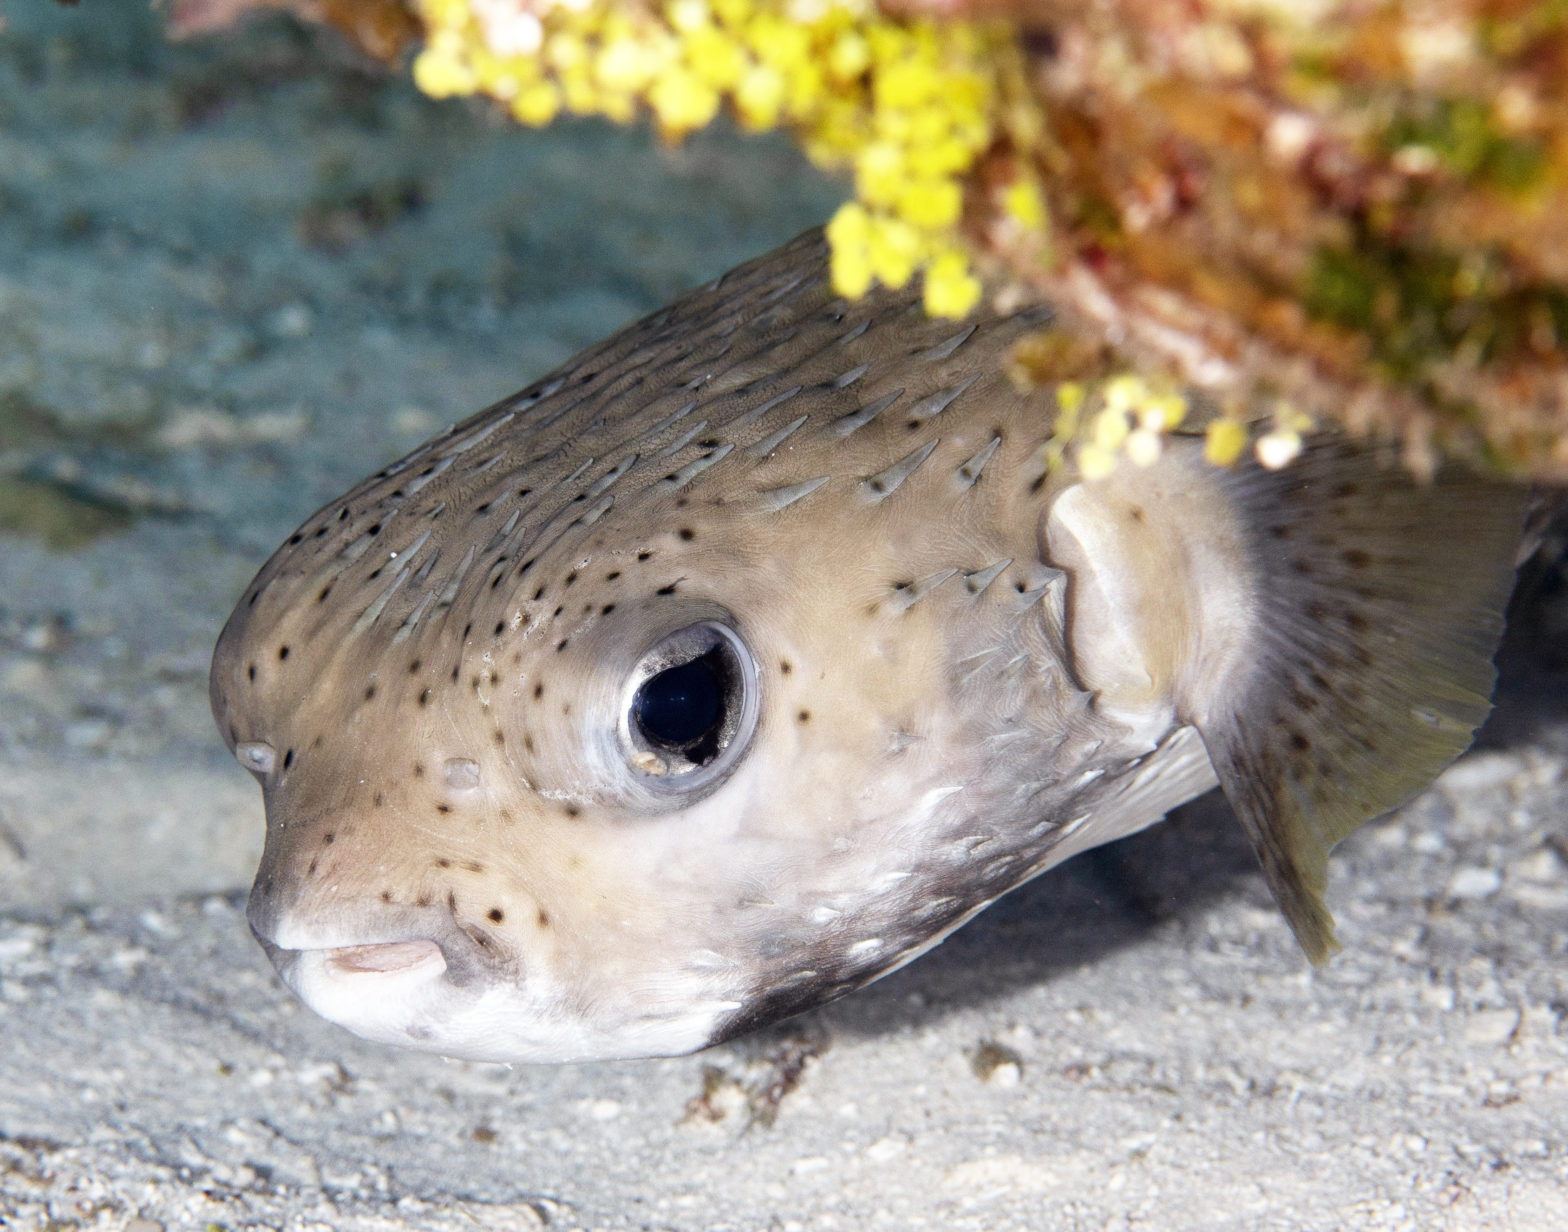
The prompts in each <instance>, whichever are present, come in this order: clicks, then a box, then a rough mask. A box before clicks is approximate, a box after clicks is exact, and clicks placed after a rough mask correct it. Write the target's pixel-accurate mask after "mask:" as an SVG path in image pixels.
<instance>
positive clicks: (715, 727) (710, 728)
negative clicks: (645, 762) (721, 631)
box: [632, 646, 726, 765]
mask: <svg viewBox="0 0 1568 1232" xmlns="http://www.w3.org/2000/svg"><path fill="white" fill-rule="evenodd" d="M724 668H725V663H724V658H723V653H722V649H721V648H720V647H718V646H715V647H714V648H713V649H712V650H710V651H708V653H707V654H704V655H699V656H698V657H697V658H695V659H692V660H691V661H689V662H687V663H682V664H680V665H678V666H676V667H667V668H665V669H664V670H663V671H662V672H660V673H658V675H656V676H650V677H648V679H647V680H645V681H643V682H642V685H641V686H640V687H639V688H638V690H637V696H636V697H635V698H633V700H632V717H633V718H634V719H635V720H636V722H637V727H638V730H639V731H641V732H642V734H643V736H644V737H645V738H646V739H647V740H648V741H649V743H651V744H654V745H658V746H662V747H664V748H666V749H669V750H671V751H675V752H679V753H682V754H683V755H685V756H686V757H687V758H689V759H690V760H691V761H694V762H696V763H698V764H699V765H701V764H702V763H704V762H707V761H711V760H712V759H713V758H714V756H715V755H716V754H717V753H718V751H719V729H720V728H721V727H722V725H723V722H724V677H725V675H726V673H725V670H724Z"/></svg>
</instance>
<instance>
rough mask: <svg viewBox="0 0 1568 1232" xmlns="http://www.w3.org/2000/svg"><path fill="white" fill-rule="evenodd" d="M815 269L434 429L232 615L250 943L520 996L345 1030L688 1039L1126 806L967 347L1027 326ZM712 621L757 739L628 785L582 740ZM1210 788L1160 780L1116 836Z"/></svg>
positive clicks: (565, 1041)
mask: <svg viewBox="0 0 1568 1232" xmlns="http://www.w3.org/2000/svg"><path fill="white" fill-rule="evenodd" d="M824 262H825V252H824V248H823V245H822V242H821V240H820V237H819V236H818V235H816V234H814V233H813V234H808V235H807V236H804V237H802V238H801V239H800V240H798V241H796V242H795V243H794V244H792V245H790V246H788V247H786V248H785V249H783V250H781V251H780V252H778V253H775V254H773V255H772V256H769V257H766V258H763V259H762V260H760V261H757V262H754V263H752V264H750V265H748V266H744V267H742V268H740V269H738V270H736V271H734V272H733V273H731V274H729V275H727V276H726V277H725V278H723V279H721V280H720V281H719V282H717V283H715V284H713V285H712V286H711V287H708V288H704V289H702V290H700V291H698V292H696V293H694V294H693V295H691V296H689V297H687V298H686V299H684V300H681V301H679V302H678V303H676V304H675V305H673V306H672V307H670V308H669V309H666V310H665V311H663V312H660V313H658V314H655V315H654V316H652V317H650V318H648V319H647V320H645V321H642V322H640V323H638V324H637V325H634V326H632V327H631V328H629V329H627V330H625V331H623V332H622V333H620V334H618V335H616V336H614V337H612V338H611V339H609V340H608V341H607V342H605V343H604V344H602V345H601V346H599V347H597V348H595V349H594V350H592V351H589V352H588V353H586V354H585V355H583V356H581V357H580V358H579V359H578V360H576V361H575V362H574V363H572V364H571V365H569V366H568V367H566V368H564V369H562V370H561V371H559V372H557V373H555V374H553V375H552V376H551V377H549V378H548V379H547V380H545V381H543V382H541V383H539V384H536V385H535V386H532V387H530V388H529V389H527V390H525V391H523V392H522V393H520V394H519V395H517V396H516V397H513V398H509V399H507V400H506V401H504V402H502V403H499V404H497V405H496V406H494V407H492V408H490V409H489V410H487V411H484V412H482V413H481V414H479V415H477V416H475V417H474V418H472V419H470V420H468V421H467V422H465V423H463V424H461V425H458V426H457V427H456V428H454V429H452V430H451V431H450V432H448V433H447V434H445V435H444V436H441V437H439V438H437V439H435V440H434V441H431V442H430V443H429V444H427V445H425V446H423V447H421V448H420V449H418V450H416V451H415V452H414V453H412V454H411V455H409V456H408V457H407V458H405V459H404V460H403V461H401V462H399V463H397V464H395V465H394V466H392V467H389V468H388V469H387V470H385V471H383V472H381V473H380V474H378V475H376V476H374V477H372V478H371V479H369V480H367V481H366V482H365V483H363V484H361V485H359V486H358V487H357V488H355V489H354V490H353V491H351V492H349V493H348V494H347V495H346V496H344V497H343V498H342V499H341V500H340V501H336V502H334V503H332V504H331V505H329V506H327V507H325V508H324V509H322V510H320V511H319V512H318V513H317V514H316V515H315V516H313V517H312V518H311V519H310V520H309V521H307V522H306V523H305V525H304V526H303V527H301V528H300V530H299V531H298V532H297V533H296V534H295V535H293V536H292V537H291V538H290V539H289V541H288V543H287V544H285V545H284V546H283V547H282V548H281V549H280V550H279V551H278V553H277V554H276V555H275V556H274V557H273V558H272V560H271V561H269V562H268V564H267V565H266V567H265V568H263V570H262V571H261V573H260V574H259V575H258V576H257V578H256V580H255V582H254V583H253V584H252V586H251V587H250V589H249V590H248V591H247V592H246V594H245V596H244V597H243V599H242V600H241V602H240V604H239V606H238V608H237V610H236V612H235V614H234V616H233V618H232V619H231V620H230V622H229V624H228V626H227V628H226V629H225V630H224V633H223V636H222V638H221V640H220V642H219V645H218V649H217V653H216V656H215V660H214V665H213V674H212V701H213V709H214V713H215V715H216V716H217V719H218V722H219V725H220V727H221V728H222V730H223V731H224V733H225V735H226V737H227V738H228V740H229V742H230V744H231V746H233V745H236V744H239V743H241V742H265V743H266V744H267V745H270V746H271V747H272V748H273V749H274V750H275V751H276V758H275V764H274V765H273V766H272V767H271V769H270V771H269V772H267V773H263V774H260V775H259V776H258V777H260V778H261V779H262V781H263V787H264V790H265V793H266V800H267V811H268V834H267V843H266V854H265V857H264V859H263V863H262V867H261V870H260V872H259V873H258V876H257V879H256V885H255V889H254V892H253V898H252V906H251V919H252V922H253V926H254V927H255V929H256V931H257V934H258V936H260V937H261V938H262V939H263V940H264V942H265V943H268V944H269V950H270V952H271V953H272V954H273V956H274V958H275V959H277V960H278V961H279V963H280V967H284V968H285V974H286V975H288V974H289V972H288V970H287V969H286V965H287V962H288V961H289V956H288V955H287V954H286V953H284V952H283V951H284V950H294V949H320V948H323V947H333V946H342V945H348V944H353V943H357V942H361V941H367V942H368V941H398V940H404V939H407V938H411V937H431V938H434V939H435V940H436V941H437V942H438V943H439V944H440V946H441V947H442V950H443V952H444V955H445V960H446V964H447V968H448V970H447V981H448V984H449V985H451V986H452V988H453V989H454V991H453V992H452V993H451V996H453V997H454V998H456V999H458V1000H461V999H462V998H463V997H469V998H470V999H471V998H473V997H474V996H477V995H478V994H477V993H476V992H475V990H476V989H479V988H492V987H497V986H505V987H508V988H511V989H514V990H523V991H522V992H521V993H519V995H520V996H521V1001H519V1002H518V1003H517V1004H510V1003H509V1007H508V1008H507V1010H506V1011H505V1013H506V1014H507V1015H509V1016H510V1018H511V1019H514V1020H516V1022H518V1023H521V1024H522V1025H521V1026H519V1027H516V1028H515V1029H514V1028H513V1027H506V1028H503V1027H501V1026H497V1025H494V1024H493V1023H491V1021H490V1019H491V1018H492V1017H494V1015H492V1014H491V1013H490V1011H489V1010H485V1011H483V1013H484V1015H485V1025H482V1026H476V1027H474V1028H473V1029H472V1030H471V1031H468V1029H466V1028H465V1029H464V1030H458V1031H454V1030H453V1029H452V1028H450V1027H449V1026H447V1025H444V1024H445V1022H446V1017H445V1016H446V1015H448V1014H450V1013H451V1012H452V1011H449V1010H440V1009H431V1010H429V1011H428V1012H423V1017H422V1018H421V1019H420V1021H418V1022H409V1023H405V1024H399V1025H397V1026H395V1027H389V1028H387V1029H386V1030H385V1031H380V1030H379V1029H376V1028H371V1029H366V1028H365V1027H364V1025H363V1024H360V1025H357V1026H355V1029H358V1030H362V1031H364V1033H366V1034H373V1035H380V1036H382V1037H386V1038H393V1039H398V1040H400V1041H402V1042H413V1043H416V1044H417V1043H424V1044H426V1046H429V1047H434V1048H441V1049H442V1050H444V1051H448V1052H453V1053H465V1054H469V1055H505V1056H510V1057H527V1056H535V1055H538V1056H550V1057H556V1056H590V1055H603V1054H617V1053H623V1052H638V1051H676V1050H680V1049H682V1048H690V1047H697V1046H700V1045H702V1044H704V1043H707V1042H709V1041H710V1040H712V1039H714V1038H718V1037H721V1036H723V1035H726V1034H729V1033H732V1032H734V1031H736V1030H739V1029H741V1028H742V1027H745V1026H749V1025H751V1024H753V1023H755V1022H759V1021H763V1020H766V1019H769V1018H773V1017H777V1016H779V1015H780V1014H782V1013H786V1012H790V1011H793V1010H795V1009H799V1008H802V1007H804V1006H806V1005H809V1004H812V1003H814V1002H817V1001H820V1000H823V999H825V998H827V997H831V996H834V995H837V994H839V993H841V992H843V991H845V990H847V989H848V988H851V987H853V986H855V985H857V984H860V983H863V982H865V981H866V980H868V979H870V978H874V977H875V976H876V975H878V974H881V973H883V972H885V971H886V970H889V969H891V968H892V967H893V966H895V965H898V964H899V963H901V962H903V961H906V960H907V959H908V958H909V957H911V956H912V955H913V954H914V953H916V952H918V951H919V950H920V949H923V948H925V947H926V946H928V945H929V944H932V943H933V942H934V941H935V940H936V939H938V938H939V937H940V936H941V935H943V934H945V933H946V932H947V931H949V930H950V929H951V928H952V927H954V926H956V925H957V924H958V923H959V922H961V921H962V920H963V919H964V918H966V917H967V916H968V915H969V914H971V913H972V912H973V911H974V910H976V909H978V908H979V907H980V906H981V905H983V904H984V903H986V902H988V901H989V900H990V899H992V898H994V897H995V896H996V895H998V894H1000V893H1002V892H1003V891H1005V890H1006V889H1008V888H1010V887H1011V886H1013V885H1015V884H1017V883H1018V882H1020V881H1022V880H1024V879H1025V878H1027V877H1028V876H1030V875H1032V874H1033V873H1034V872H1036V871H1038V870H1039V869H1040V868H1041V867H1044V865H1045V864H1047V863H1049V862H1052V854H1053V850H1054V849H1055V848H1056V847H1057V842H1056V840H1057V839H1058V838H1059V837H1060V834H1059V831H1060V830H1061V829H1062V828H1063V827H1064V826H1065V825H1066V824H1067V823H1072V822H1075V821H1076V822H1077V828H1078V829H1082V828H1083V826H1084V825H1085V823H1084V821H1083V820H1082V818H1083V816H1084V815H1085V814H1086V813H1090V812H1093V811H1094V809H1095V807H1096V805H1097V804H1098V805H1100V806H1102V807H1103V804H1104V801H1105V800H1106V799H1107V798H1109V797H1112V796H1115V795H1117V794H1118V793H1120V792H1123V791H1126V790H1128V789H1129V787H1132V786H1136V784H1130V783H1129V782H1128V781H1126V780H1125V778H1124V777H1123V776H1122V775H1121V774H1119V773H1118V772H1119V771H1120V770H1122V769H1123V768H1124V764H1125V763H1127V762H1130V761H1132V760H1133V759H1135V758H1138V757H1142V756H1144V755H1146V754H1148V753H1149V752H1150V751H1151V750H1150V748H1149V747H1148V743H1147V741H1140V740H1133V741H1131V742H1127V741H1123V743H1125V744H1126V747H1125V748H1120V749H1119V746H1118V744H1117V742H1118V739H1119V738H1120V736H1121V735H1123V734H1124V733H1123V732H1122V729H1121V728H1120V727H1119V726H1118V725H1116V724H1114V723H1108V722H1106V721H1104V720H1102V719H1098V718H1097V717H1096V716H1095V715H1094V714H1093V713H1092V712H1091V710H1090V709H1089V708H1088V707H1087V705H1086V698H1085V697H1084V695H1083V694H1082V693H1081V692H1080V691H1079V690H1078V688H1077V687H1076V686H1075V685H1074V684H1073V683H1072V681H1071V679H1070V677H1069V674H1068V673H1067V671H1066V670H1065V668H1064V666H1063V664H1064V663H1065V660H1066V654H1065V649H1064V647H1063V645H1062V642H1061V639H1062V628H1061V625H1062V606H1061V604H1062V578H1061V575H1060V574H1059V573H1057V572H1056V571H1054V570H1051V569H1049V568H1047V567H1046V566H1045V565H1044V564H1043V563H1042V561H1041V559H1040V548H1039V540H1038V535H1037V523H1038V521H1039V511H1040V509H1041V508H1042V507H1043V503H1044V500H1045V498H1046V486H1047V485H1044V484H1043V483H1042V478H1043V463H1042V462H1041V458H1040V453H1039V448H1038V447H1039V446H1040V445H1041V444H1042V442H1043V441H1044V439H1045V438H1046V436H1047V435H1048V433H1049V430H1050V426H1051V420H1050V414H1049V412H1048V410H1047V409H1046V407H1047V406H1049V405H1050V402H1049V399H1047V398H1040V399H1038V400H1036V401H1031V400H1030V399H1028V398H1025V397H1021V396H1019V395H1018V394H1017V393H1015V392H1014V390H1013V389H1012V388H1011V387H1010V386H1009V385H1008V384H1007V382H1006V379H1005V377H1004V376H1003V375H1002V374H1001V371H1000V369H1001V365H1000V363H999V362H998V361H999V359H1000V358H1001V353H1002V351H1003V349H1004V348H1005V347H1007V346H1008V345H1009V344H1010V343H1011V342H1012V341H1013V340H1014V339H1015V338H1017V337H1018V336H1020V335H1021V334H1022V333H1024V332H1025V331H1027V330H1029V329H1034V328H1038V327H1039V324H1040V317H1039V316H1038V315H1037V314H1028V315H1023V316H1016V317H1012V318H996V317H978V318H975V319H972V320H970V321H968V322H964V323H960V324H956V325H955V324H954V323H952V322H941V321H932V320H928V319H925V318H924V317H923V316H922V315H921V313H920V309H919V306H918V299H917V295H916V293H915V292H914V291H913V290H910V291H906V292H885V291H883V292H876V293H874V294H872V295H871V296H869V297H867V298H866V299H864V300H862V301H860V302H857V303H854V304H846V303H845V302H844V301H842V300H840V299H838V298H836V297H835V296H833V295H832V293H831V292H830V291H829V290H828V288H827V287H826V286H825V280H824V277H823V272H824ZM878 408H880V410H878ZM872 412H876V413H875V414H872ZM808 489H809V491H808ZM714 616H721V617H724V618H726V619H728V620H730V621H731V622H732V623H733V625H734V627H735V628H736V629H737V630H738V631H739V632H740V633H741V634H742V636H743V637H744V638H745V639H746V641H747V642H748V643H749V645H750V646H751V647H752V650H753V652H754V654H755V656H756V659H757V661H758V663H759V666H760V668H761V673H762V677H761V694H762V714H761V718H760V723H759V728H758V731H757V734H756V737H755V740H754V747H753V749H752V750H751V752H750V753H749V754H748V756H747V757H746V758H745V759H744V760H743V761H742V763H741V765H740V766H739V767H738V768H737V770H736V771H735V773H734V775H732V776H731V777H730V778H729V779H728V780H727V781H726V782H725V783H724V784H722V785H721V786H720V787H719V788H718V789H716V790H714V791H712V792H711V793H710V794H707V795H706V796H704V797H703V798H701V799H697V800H692V801H689V802H688V801H676V802H674V803H673V804H672V802H671V801H668V800H664V799H659V800H655V799H651V798H650V797H649V796H648V794H647V793H646V792H645V791H643V790H641V789H640V788H639V786H638V784H637V783H636V782H635V781H634V777H635V776H633V775H632V774H631V773H630V771H629V770H628V769H627V767H626V766H625V765H624V761H623V758H622V757H621V754H620V752H619V750H618V749H617V748H616V746H615V745H614V742H613V738H612V737H613V732H614V725H615V722H616V720H617V717H618V714H617V707H618V706H619V704H620V698H619V690H620V687H621V682H622V680H623V679H624V677H625V675H626V673H627V672H628V671H629V670H630V669H631V667H632V665H633V664H634V663H635V661H636V659H637V657H638V656H639V655H640V654H641V653H642V652H643V651H644V650H645V649H646V648H647V647H648V646H650V645H651V644H652V643H653V642H655V641H657V640H658V638H659V637H661V636H663V635H664V634H666V633H668V632H670V631H671V630H673V629H677V628H680V627H682V626H683V625H685V624H688V623H691V622H692V621H694V620H699V619H704V618H710V617H714ZM1108 753H1110V754H1113V756H1111V757H1109V758H1108V757H1107V754H1108ZM1091 758H1092V759H1093V766H1092V767H1091V765H1090V761H1091ZM1191 760H1192V759H1191V756H1190V753H1189V755H1188V756H1187V757H1186V759H1185V761H1184V762H1183V764H1184V765H1187V764H1188V763H1190V762H1191ZM449 762H472V763H474V765H475V767H476V769H477V780H476V782H477V786H465V787H463V788H462V789H454V787H453V786H452V784H451V782H449V781H448V777H449V776H448V774H447V773H446V772H445V770H444V767H446V765H447V764H448V763H449ZM1108 770H1109V771H1110V772H1111V773H1109V774H1107V771H1108ZM455 773H457V775H458V777H459V778H462V776H463V774H465V773H466V772H455ZM1086 774H1087V775H1088V778H1087V779H1086V778H1085V775H1086ZM465 782H466V780H465ZM1210 782H1212V779H1211V778H1209V777H1208V771H1207V768H1206V766H1205V767H1200V768H1198V769H1195V770H1190V771H1188V772H1186V773H1185V775H1183V774H1178V775H1177V776H1176V781H1175V782H1174V785H1173V790H1172V791H1165V792H1164V793H1163V795H1162V798H1161V799H1158V800H1155V801H1153V802H1152V803H1145V804H1143V805H1142V806H1140V807H1139V808H1138V809H1137V810H1136V813H1137V815H1136V817H1132V818H1131V819H1130V822H1129V825H1130V828H1136V826H1137V825H1142V824H1147V823H1148V822H1149V821H1152V820H1155V819H1156V818H1157V817H1158V816H1159V815H1160V814H1161V813H1163V811H1164V809H1165V808H1166V807H1167V806H1168V805H1169V804H1171V803H1174V802H1175V800H1177V799H1180V798H1182V797H1183V796H1185V795H1190V794H1192V792H1193V791H1195V790H1198V789H1200V788H1201V787H1203V786H1206V785H1208V783H1210ZM1139 790H1140V791H1142V790H1143V789H1142V788H1139ZM1135 794H1136V793H1135ZM1166 797H1169V798H1166ZM1119 816H1120V815H1118V817H1119ZM1117 826H1118V827H1121V828H1128V826H1123V825H1122V823H1121V822H1120V821H1118V822H1117ZM1060 854H1063V853H1057V855H1058V857H1059V855H1060ZM280 947H281V948H280ZM295 983H296V987H299V981H297V980H296V981H295ZM443 995H445V994H443ZM480 1012H481V1011H479V1010H474V1011H473V1013H475V1014H479V1013H480ZM498 1012H499V1011H498ZM525 1020H526V1021H525ZM530 1023H532V1024H533V1025H529V1024H530ZM350 1025H354V1024H350ZM465 1031H467V1033H466V1034H465ZM421 1037H423V1038H421Z"/></svg>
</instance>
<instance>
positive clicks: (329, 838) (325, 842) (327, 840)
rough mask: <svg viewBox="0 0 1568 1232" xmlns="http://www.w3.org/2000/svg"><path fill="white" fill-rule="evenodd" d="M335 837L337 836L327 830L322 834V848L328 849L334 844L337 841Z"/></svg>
mask: <svg viewBox="0 0 1568 1232" xmlns="http://www.w3.org/2000/svg"><path fill="white" fill-rule="evenodd" d="M337 837H338V836H337V835H336V834H334V833H332V831H331V830H328V831H327V832H326V833H325V834H323V835H322V836H321V845H322V846H323V847H330V846H332V844H333V843H334V842H336V841H337Z"/></svg>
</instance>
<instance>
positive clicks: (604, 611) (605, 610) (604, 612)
mask: <svg viewBox="0 0 1568 1232" xmlns="http://www.w3.org/2000/svg"><path fill="white" fill-rule="evenodd" d="M614 610H615V604H613V603H606V604H605V605H604V606H603V607H601V608H600V609H599V615H601V616H608V615H609V614H610V613H611V612H613V611H614Z"/></svg>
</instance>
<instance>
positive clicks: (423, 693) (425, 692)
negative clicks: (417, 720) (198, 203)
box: [419, 689, 430, 706]
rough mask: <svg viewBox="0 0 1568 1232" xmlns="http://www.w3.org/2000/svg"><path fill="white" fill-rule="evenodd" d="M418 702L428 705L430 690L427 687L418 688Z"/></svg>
mask: <svg viewBox="0 0 1568 1232" xmlns="http://www.w3.org/2000/svg"><path fill="white" fill-rule="evenodd" d="M419 704H420V705H421V706H428V705H429V704H430V690H429V689H421V690H420V692H419Z"/></svg>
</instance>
